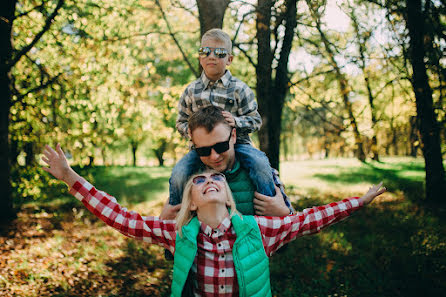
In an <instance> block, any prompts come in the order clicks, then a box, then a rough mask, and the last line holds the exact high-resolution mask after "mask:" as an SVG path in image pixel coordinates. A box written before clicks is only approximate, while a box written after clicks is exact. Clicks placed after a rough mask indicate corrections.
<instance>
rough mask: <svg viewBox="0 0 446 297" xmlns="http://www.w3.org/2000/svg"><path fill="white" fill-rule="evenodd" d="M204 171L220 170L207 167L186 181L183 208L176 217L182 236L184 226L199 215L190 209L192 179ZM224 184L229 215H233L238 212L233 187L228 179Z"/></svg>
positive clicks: (177, 226) (213, 171)
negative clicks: (230, 186) (231, 187)
mask: <svg viewBox="0 0 446 297" xmlns="http://www.w3.org/2000/svg"><path fill="white" fill-rule="evenodd" d="M203 173H211V174H212V173H218V171H216V170H212V169H206V170H205V171H202V172H200V173H196V174H194V175H192V176H191V177H190V178H189V180H188V181H187V183H186V186H185V187H184V191H183V201H182V202H181V208H180V211H179V212H178V214H177V217H176V218H175V220H176V222H177V223H176V228H177V230H178V233H179V235H180V236H183V233H182V228H183V226H185V225H187V224H188V223H189V222H190V220H191V219H192V218H193V217H194V216H196V215H197V213H196V212H195V211H191V210H190V205H191V202H192V194H191V190H192V186H193V182H192V180H193V179H194V177H196V176H198V175H202V174H203ZM224 186H225V188H226V195H227V196H226V198H227V199H228V201H229V216H230V217H232V216H233V215H235V214H238V211H237V208H236V207H235V201H234V198H233V197H232V192H231V189H230V188H229V185H228V183H227V182H226V180H225V181H224Z"/></svg>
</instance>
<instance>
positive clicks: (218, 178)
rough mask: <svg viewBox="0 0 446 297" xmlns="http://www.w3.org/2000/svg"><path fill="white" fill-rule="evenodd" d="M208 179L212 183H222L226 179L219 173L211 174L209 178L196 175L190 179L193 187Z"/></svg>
mask: <svg viewBox="0 0 446 297" xmlns="http://www.w3.org/2000/svg"><path fill="white" fill-rule="evenodd" d="M208 178H209V179H211V180H213V181H219V182H222V181H224V180H225V179H226V178H225V176H224V175H223V174H221V173H213V174H211V175H210V176H209V177H207V176H206V175H198V176H196V177H194V178H193V179H192V182H193V183H194V185H199V184H202V183H204V182H206V181H207V179H208Z"/></svg>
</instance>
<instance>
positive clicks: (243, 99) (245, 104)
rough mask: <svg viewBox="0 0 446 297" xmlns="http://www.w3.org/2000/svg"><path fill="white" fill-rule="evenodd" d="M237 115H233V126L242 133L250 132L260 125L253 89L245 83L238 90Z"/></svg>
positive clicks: (260, 119) (260, 120)
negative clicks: (241, 88) (239, 90)
mask: <svg viewBox="0 0 446 297" xmlns="http://www.w3.org/2000/svg"><path fill="white" fill-rule="evenodd" d="M238 100H239V104H238V105H239V108H238V110H237V116H234V121H235V127H236V128H237V129H238V130H239V131H240V132H242V133H244V134H245V133H246V134H248V133H252V132H255V131H257V130H259V129H260V126H262V118H261V116H260V114H259V112H258V111H257V102H256V100H255V96H254V93H253V91H252V90H251V89H250V88H249V87H248V86H247V85H245V87H244V88H243V90H242V91H241V92H240V98H239V99H238Z"/></svg>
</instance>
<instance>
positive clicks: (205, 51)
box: [198, 46, 228, 59]
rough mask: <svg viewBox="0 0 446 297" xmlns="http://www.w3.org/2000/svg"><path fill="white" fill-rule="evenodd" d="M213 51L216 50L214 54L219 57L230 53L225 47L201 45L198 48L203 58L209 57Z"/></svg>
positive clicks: (221, 57)
mask: <svg viewBox="0 0 446 297" xmlns="http://www.w3.org/2000/svg"><path fill="white" fill-rule="evenodd" d="M212 52H214V55H215V56H216V57H217V58H219V59H223V58H224V57H226V55H228V51H227V50H226V49H225V48H222V47H207V46H205V47H200V49H199V50H198V55H199V56H200V57H202V58H204V57H208V56H209V55H210V54H211V53H212Z"/></svg>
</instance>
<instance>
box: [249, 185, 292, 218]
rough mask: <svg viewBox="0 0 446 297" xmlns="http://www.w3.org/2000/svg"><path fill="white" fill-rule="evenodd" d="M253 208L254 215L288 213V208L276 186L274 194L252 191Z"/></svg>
mask: <svg viewBox="0 0 446 297" xmlns="http://www.w3.org/2000/svg"><path fill="white" fill-rule="evenodd" d="M254 196H255V198H254V209H255V211H256V215H260V216H273V217H283V216H287V215H288V214H289V213H290V209H289V208H288V206H286V204H285V201H284V200H283V196H282V192H280V189H279V188H278V187H277V186H276V196H274V197H270V196H266V195H262V194H260V193H257V192H255V193H254Z"/></svg>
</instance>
